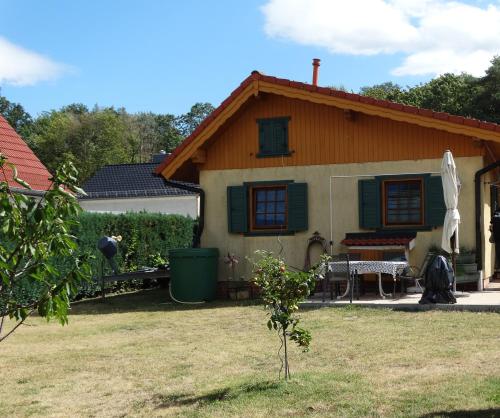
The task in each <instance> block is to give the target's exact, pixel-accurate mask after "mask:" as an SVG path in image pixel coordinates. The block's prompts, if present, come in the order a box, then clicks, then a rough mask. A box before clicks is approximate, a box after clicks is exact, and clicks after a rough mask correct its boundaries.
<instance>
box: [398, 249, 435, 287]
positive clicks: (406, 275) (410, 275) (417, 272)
mask: <svg viewBox="0 0 500 418" xmlns="http://www.w3.org/2000/svg"><path fill="white" fill-rule="evenodd" d="M435 256H436V254H434V253H431V252H428V253H427V254H426V255H425V258H424V261H423V262H422V265H421V266H420V268H418V267H415V266H408V267H405V268H404V269H403V271H401V273H399V274H398V276H397V278H398V279H399V280H400V283H401V288H400V293H403V292H406V289H407V287H406V286H405V285H406V283H408V282H411V283H415V285H416V286H417V287H418V288H419V289H420V291H422V292H423V291H424V288H423V286H422V283H421V282H423V281H425V272H426V271H427V267H429V265H430V264H431V262H432V260H433V259H434V257H435Z"/></svg>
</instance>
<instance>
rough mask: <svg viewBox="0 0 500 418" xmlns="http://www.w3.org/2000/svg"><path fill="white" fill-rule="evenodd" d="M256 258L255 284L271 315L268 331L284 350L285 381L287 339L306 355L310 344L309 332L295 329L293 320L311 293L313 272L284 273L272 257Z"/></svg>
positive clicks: (296, 320)
mask: <svg viewBox="0 0 500 418" xmlns="http://www.w3.org/2000/svg"><path fill="white" fill-rule="evenodd" d="M257 254H259V255H260V259H259V260H258V261H257V262H256V263H254V267H255V268H254V274H255V278H254V282H255V284H256V285H257V286H259V287H260V289H261V295H262V299H263V300H264V303H265V304H266V308H267V309H268V310H269V311H270V314H269V320H268V322H267V327H268V328H269V330H275V331H277V333H278V336H279V338H280V340H281V343H282V346H283V347H284V350H285V353H284V359H283V361H282V369H283V368H284V371H285V379H288V378H289V377H290V369H289V364H288V348H287V338H290V340H291V341H294V342H295V343H296V344H297V345H298V346H299V347H301V348H302V349H303V351H307V350H308V349H309V345H310V343H311V334H310V333H309V331H307V330H305V329H303V328H300V327H298V324H299V322H300V318H299V317H298V316H296V312H297V311H298V309H299V303H300V302H301V301H303V300H305V299H306V298H307V297H308V296H309V294H310V293H311V291H312V290H313V289H314V285H315V274H314V272H313V271H311V272H309V273H304V272H301V271H290V270H287V268H286V266H285V263H284V261H283V260H282V259H280V258H277V257H275V256H273V254H272V253H269V252H266V251H257ZM280 351H281V347H280ZM280 358H281V356H280ZM280 374H281V372H280Z"/></svg>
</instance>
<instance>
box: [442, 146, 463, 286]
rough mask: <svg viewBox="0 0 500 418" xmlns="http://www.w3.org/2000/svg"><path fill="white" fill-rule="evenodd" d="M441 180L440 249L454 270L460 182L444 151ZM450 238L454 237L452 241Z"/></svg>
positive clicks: (451, 157) (448, 154) (451, 159)
mask: <svg viewBox="0 0 500 418" xmlns="http://www.w3.org/2000/svg"><path fill="white" fill-rule="evenodd" d="M441 180H442V182H443V195H444V203H445V205H446V215H445V217H444V224H443V237H442V240H441V247H442V248H443V250H445V251H446V252H447V253H450V254H451V257H452V263H453V270H455V267H456V266H455V255H456V254H458V252H459V251H458V247H459V244H458V225H459V224H460V213H459V212H458V195H459V193H460V180H459V179H458V176H457V166H456V165H455V161H454V160H453V155H452V154H451V151H448V150H447V151H445V153H444V155H443V161H442V162H441ZM452 237H454V239H453V240H452ZM456 286H457V285H456V280H455V281H454V282H453V292H455V291H456V289H457V288H456Z"/></svg>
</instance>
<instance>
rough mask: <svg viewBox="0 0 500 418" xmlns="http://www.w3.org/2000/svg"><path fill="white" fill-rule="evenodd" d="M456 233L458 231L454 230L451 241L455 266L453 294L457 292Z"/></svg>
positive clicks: (453, 265) (452, 261)
mask: <svg viewBox="0 0 500 418" xmlns="http://www.w3.org/2000/svg"><path fill="white" fill-rule="evenodd" d="M455 234H456V232H453V235H452V236H451V239H450V243H451V250H452V253H451V267H452V268H453V279H454V280H453V294H455V293H457V253H456V252H455Z"/></svg>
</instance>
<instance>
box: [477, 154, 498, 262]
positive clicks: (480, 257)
mask: <svg viewBox="0 0 500 418" xmlns="http://www.w3.org/2000/svg"><path fill="white" fill-rule="evenodd" d="M497 167H500V161H496V162H494V163H492V164H490V165H487V166H486V167H483V168H481V170H478V171H476V174H475V175H474V183H475V184H474V187H475V192H474V195H475V209H476V210H475V212H476V263H477V269H478V270H482V269H483V245H482V242H481V176H482V175H483V174H485V173H487V172H488V171H491V170H493V169H495V168H497Z"/></svg>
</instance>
